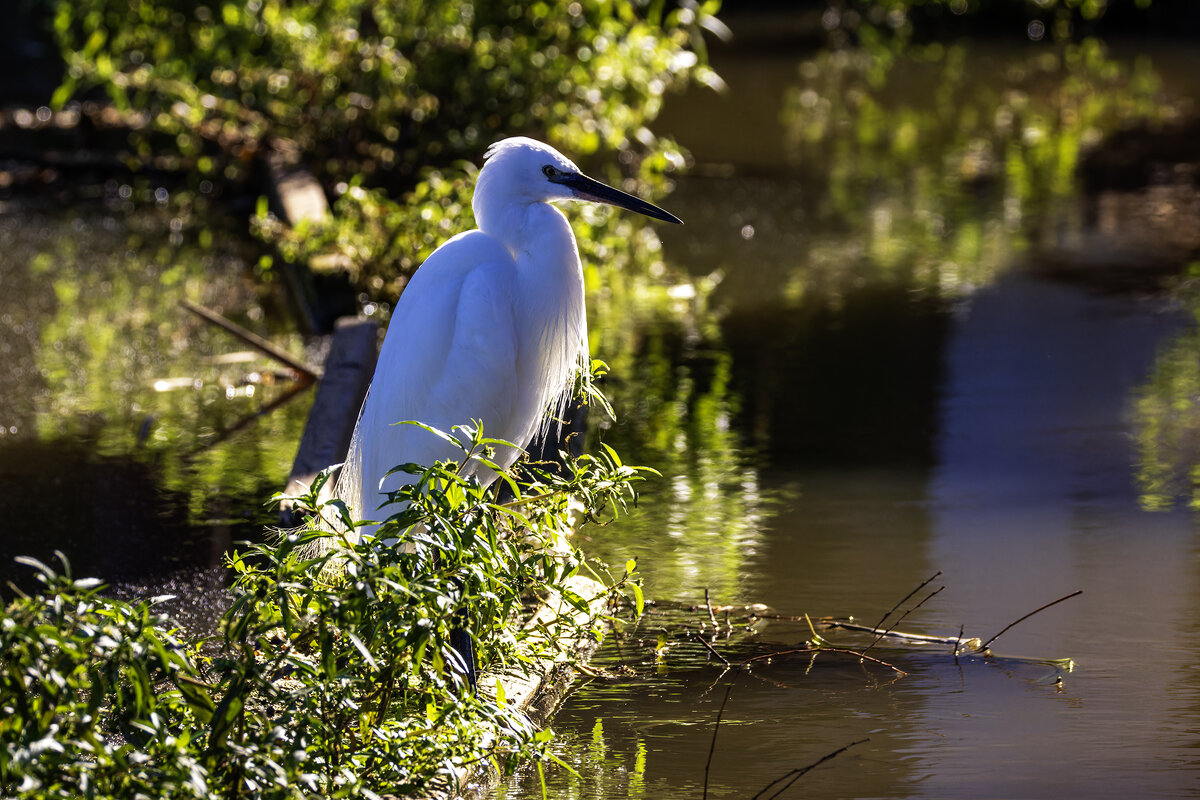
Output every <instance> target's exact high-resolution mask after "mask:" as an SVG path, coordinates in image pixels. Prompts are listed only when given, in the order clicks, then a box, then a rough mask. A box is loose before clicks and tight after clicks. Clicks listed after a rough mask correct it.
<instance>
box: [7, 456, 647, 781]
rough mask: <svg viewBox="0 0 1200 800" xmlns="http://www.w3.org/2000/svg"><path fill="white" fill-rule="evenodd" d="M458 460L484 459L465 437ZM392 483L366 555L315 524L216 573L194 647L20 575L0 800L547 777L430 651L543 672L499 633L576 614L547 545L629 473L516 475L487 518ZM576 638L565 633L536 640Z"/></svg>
mask: <svg viewBox="0 0 1200 800" xmlns="http://www.w3.org/2000/svg"><path fill="white" fill-rule="evenodd" d="M460 438H461V444H462V447H463V451H464V454H465V455H466V456H467V457H473V458H485V457H486V450H487V448H488V447H489V446H490V444H491V443H490V442H489V441H488V440H486V439H483V438H482V436H481V435H480V434H479V433H478V432H468V434H467V435H463V436H461V437H460ZM402 469H405V470H407V471H411V472H414V473H415V474H417V475H418V476H419V479H418V480H417V482H416V483H415V484H414V485H413V486H411V487H406V488H405V489H403V490H401V491H400V492H398V493H396V495H395V496H394V497H393V498H392V499H393V500H394V501H396V502H398V503H402V504H404V505H403V506H401V507H402V508H403V510H402V511H400V512H398V513H397V514H395V515H393V517H392V518H391V519H389V521H388V522H386V523H385V524H384V525H383V526H382V527H381V528H380V529H379V530H378V531H377V537H376V538H374V539H372V540H370V541H365V542H357V543H356V542H353V541H351V539H353V538H354V537H345V536H344V535H343V534H339V533H335V532H332V531H334V530H337V529H341V527H342V526H340V525H321V524H317V525H315V526H312V528H311V529H308V530H305V531H299V532H293V533H292V534H290V535H288V536H285V537H284V538H283V539H282V541H280V542H279V543H278V544H271V545H265V544H264V545H255V546H252V547H249V548H248V549H247V550H245V551H244V552H241V553H236V554H233V555H231V557H230V564H231V567H232V568H233V570H234V572H235V574H236V579H235V581H234V585H233V588H232V605H231V607H230V609H229V611H228V612H227V613H226V614H225V616H224V618H223V620H222V635H221V637H219V638H220V642H219V643H210V644H209V645H208V646H207V647H202V646H201V644H200V643H188V642H185V641H184V640H183V639H182V637H181V636H180V635H179V634H178V633H177V632H174V631H173V630H172V629H171V624H170V622H169V620H167V618H166V617H164V616H163V615H161V614H157V613H155V612H154V610H153V609H154V607H155V605H156V604H157V603H158V602H159V600H161V598H159V599H155V600H147V601H143V602H141V603H138V604H128V603H124V602H120V601H117V600H113V599H111V598H108V597H105V596H104V595H103V594H102V587H101V586H100V584H99V583H98V582H96V581H91V580H75V579H73V578H72V577H71V574H70V569H69V567H68V566H67V563H66V559H65V558H63V569H62V571H61V572H58V571H55V570H54V569H51V568H50V567H48V566H46V565H43V564H39V563H37V562H33V561H31V560H30V561H27V563H30V564H31V565H32V566H34V567H35V568H36V569H37V570H38V573H39V577H40V580H41V582H42V583H43V585H44V589H43V590H42V591H41V592H40V593H38V594H37V595H35V596H32V597H25V596H22V597H19V598H17V599H16V600H14V601H13V602H12V603H11V604H10V605H9V606H8V607H7V608H6V609H5V611H4V614H3V617H2V618H0V646H2V647H3V648H4V650H3V652H4V662H3V664H4V668H3V670H0V794H2V795H3V796H6V797H8V796H17V797H167V796H171V797H189V796H196V797H209V796H212V795H214V794H216V795H220V796H224V797H238V796H246V797H255V798H260V797H289V798H290V797H297V798H298V797H317V796H319V797H359V796H364V797H373V796H376V795H380V794H394V795H400V796H405V795H411V794H415V793H419V792H423V791H427V790H430V789H435V788H439V787H441V788H447V787H451V786H453V785H454V784H455V782H456V780H457V779H458V776H460V775H461V774H462V771H463V770H464V769H465V768H467V767H469V766H471V765H474V764H477V763H479V762H481V761H484V760H486V759H489V758H493V759H498V760H499V761H500V762H502V763H503V764H506V765H508V766H511V764H512V763H513V762H515V760H516V759H518V758H528V757H548V756H547V753H546V749H545V748H546V743H547V742H548V740H549V735H548V733H545V732H540V731H538V730H537V729H536V728H534V727H533V726H532V725H531V724H530V723H529V721H528V720H527V719H526V718H525V717H524V716H523V714H521V713H520V712H519V711H517V710H515V709H514V708H512V707H511V706H510V705H509V704H508V703H507V702H506V701H505V699H504V698H503V696H502V695H501V696H497V694H496V693H495V692H491V691H487V689H489V688H490V687H488V686H487V685H486V684H484V685H482V686H481V689H480V691H477V692H471V691H468V690H467V689H466V688H465V687H464V686H463V685H462V680H461V679H460V677H459V676H458V675H457V673H455V672H454V671H453V670H452V669H450V668H448V666H447V665H448V664H449V663H450V662H451V658H452V656H451V648H450V644H449V634H450V630H451V629H452V628H454V627H463V626H465V627H466V628H467V629H468V630H469V632H470V634H471V636H472V638H473V639H474V640H475V641H476V643H477V650H478V653H479V655H480V659H481V663H482V664H484V665H485V667H486V668H488V669H491V670H514V669H516V670H520V669H522V668H523V666H524V665H526V664H528V663H529V662H530V661H531V659H533V658H534V657H535V656H537V655H539V654H547V653H549V654H554V648H555V647H556V645H555V641H556V640H555V638H553V637H552V636H551V635H550V634H551V631H549V630H547V625H546V624H543V625H540V626H537V627H523V626H522V625H520V621H521V619H522V617H523V609H524V604H525V603H527V602H528V601H530V600H531V599H536V598H537V597H539V596H543V595H545V594H546V593H549V592H554V593H556V594H557V595H558V596H560V597H562V598H564V599H565V600H566V602H567V603H568V605H569V606H571V607H572V608H574V609H582V610H586V609H587V608H588V598H582V597H580V596H578V594H576V593H574V592H572V591H571V590H570V588H569V587H567V586H566V585H565V581H566V579H567V578H569V577H570V576H572V575H574V574H575V573H576V572H578V571H579V570H580V569H581V568H583V564H582V560H581V558H580V556H579V554H578V552H576V551H574V550H573V549H572V548H570V547H569V546H564V545H563V543H562V536H563V534H564V533H565V532H566V530H567V527H568V526H569V525H570V508H569V507H570V504H571V503H577V504H578V503H582V505H581V506H578V507H577V513H580V514H582V516H583V518H585V519H592V518H595V517H597V516H598V515H603V514H605V513H607V510H611V509H614V508H615V509H620V508H622V507H623V506H624V503H625V502H626V500H627V499H628V498H629V497H631V490H630V486H631V483H632V482H633V481H636V480H638V479H639V476H640V472H641V470H639V469H635V468H631V467H627V466H625V465H622V464H621V463H620V461H619V460H618V459H617V458H616V456H615V454H613V453H611V451H606V452H605V454H604V455H603V456H601V457H590V456H584V457H582V458H580V459H578V460H576V461H573V462H572V464H571V468H570V469H569V470H567V472H568V477H565V478H560V477H556V476H555V475H554V474H553V473H551V472H544V471H542V470H541V469H539V468H537V466H536V465H533V466H529V467H527V468H526V470H525V471H526V472H527V473H528V476H529V477H528V478H526V479H524V480H522V481H521V482H517V481H512V480H510V481H509V482H508V485H509V487H510V491H511V492H512V494H513V495H514V498H513V499H512V500H508V501H506V502H503V503H501V502H497V501H496V500H494V499H493V494H494V492H493V491H491V490H488V489H484V488H482V487H480V486H479V485H478V484H477V483H476V482H475V481H474V480H473V479H464V478H463V477H461V476H460V475H459V469H458V466H457V465H456V464H453V463H450V464H439V465H436V466H434V467H431V468H422V467H417V466H416V465H404V466H403V467H402ZM320 486H321V482H320V481H318V482H317V484H316V485H315V486H314V488H313V492H312V493H311V494H310V495H308V496H307V497H306V498H303V499H306V500H307V501H309V502H312V503H315V500H316V493H317V492H318V491H319V490H320ZM317 510H318V511H319V512H320V513H322V514H326V515H328V514H335V515H343V514H348V513H349V512H348V510H346V509H344V508H343V507H341V506H340V505H338V504H336V503H335V504H333V505H329V506H325V507H324V508H319V509H317ZM330 538H334V539H338V540H340V541H339V542H338V543H337V546H336V547H327V546H326V547H322V546H320V545H321V544H323V543H324V544H328V543H329V540H330ZM629 581H630V575H629V573H628V572H627V573H626V574H625V575H624V576H623V577H621V578H620V579H619V580H618V581H616V585H617V586H625V585H627V584H628V583H629ZM635 595H636V591H635ZM597 624H598V623H597V620H596V619H595V618H594V617H589V618H588V620H587V621H586V622H581V621H579V620H577V619H575V618H574V615H573V613H572V614H567V615H564V616H563V617H562V618H561V619H558V620H555V621H554V624H553V627H554V628H555V630H556V631H559V632H561V630H570V631H574V632H575V634H576V635H578V636H585V637H586V636H595V635H597V631H596V629H595V627H594V626H596V625H597ZM217 644H219V647H218V646H216V645H217Z"/></svg>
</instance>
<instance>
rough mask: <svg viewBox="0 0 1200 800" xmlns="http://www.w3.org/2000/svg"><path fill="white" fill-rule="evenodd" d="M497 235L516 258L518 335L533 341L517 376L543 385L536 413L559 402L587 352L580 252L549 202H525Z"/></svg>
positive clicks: (561, 214) (561, 219)
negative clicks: (511, 224)
mask: <svg viewBox="0 0 1200 800" xmlns="http://www.w3.org/2000/svg"><path fill="white" fill-rule="evenodd" d="M485 232H487V233H491V232H490V231H485ZM492 235H493V236H496V234H492ZM502 235H504V236H506V238H501V237H500V236H497V237H496V238H498V239H500V240H501V241H502V242H504V245H505V247H507V248H508V249H509V251H510V252H511V253H512V254H513V257H514V258H515V259H516V262H517V281H518V283H519V284H520V289H519V291H518V292H517V296H518V297H519V298H520V301H519V305H518V309H517V312H518V319H517V325H518V326H519V327H522V328H523V329H524V333H523V335H522V336H521V337H520V340H521V341H522V342H527V343H529V344H530V345H531V346H532V347H531V349H529V350H526V351H525V352H523V353H522V354H521V361H522V365H521V369H522V370H529V373H527V374H526V375H524V376H522V378H523V379H524V380H529V381H533V382H534V385H538V386H542V387H544V388H543V396H542V397H540V398H539V401H538V406H539V408H538V409H535V410H536V411H537V412H541V411H543V410H544V409H545V408H546V407H548V406H556V405H561V401H562V400H563V399H564V397H566V393H567V392H568V390H569V389H570V387H571V384H572V381H573V379H574V376H575V369H576V367H577V366H578V365H579V364H580V363H581V362H583V363H586V359H587V355H588V353H587V313H586V310H585V307H584V294H583V270H582V268H581V265H580V263H579V251H578V249H577V247H576V244H575V235H574V234H573V233H572V232H571V226H570V224H569V223H568V222H567V218H566V217H565V216H564V215H563V213H562V212H561V211H559V210H558V209H557V208H555V207H554V206H552V205H550V204H548V203H532V204H530V205H528V206H525V211H524V214H522V215H521V220H520V222H518V223H515V227H514V228H512V229H510V230H508V231H504V232H503V234H502ZM554 410H555V411H559V412H561V410H562V409H561V407H559V408H555V409H554ZM531 433H532V431H531Z"/></svg>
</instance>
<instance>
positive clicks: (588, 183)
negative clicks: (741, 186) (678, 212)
mask: <svg viewBox="0 0 1200 800" xmlns="http://www.w3.org/2000/svg"><path fill="white" fill-rule="evenodd" d="M550 180H552V181H553V182H554V183H561V184H562V185H563V186H566V187H567V188H568V189H571V190H572V191H573V192H575V196H576V197H578V198H579V199H580V200H591V201H592V202H595V203H607V204H608V205H610V206H616V207H617V208H624V209H627V210H629V211H636V212H637V213H639V214H645V215H646V216H647V217H653V218H654V219H661V220H662V221H663V222H674V223H675V224H676V225H682V224H683V220H681V219H680V218H679V217H677V216H675V215H674V214H671V213H669V212H667V211H663V210H662V209H661V208H659V207H658V206H656V205H654V204H653V203H647V202H646V201H645V200H643V199H641V198H640V197H634V196H633V195H631V194H626V193H625V192H622V191H621V190H620V189H614V188H613V187H611V186H609V185H608V184H605V183H601V182H600V181H597V180H593V179H591V178H589V177H588V176H587V175H584V174H582V173H579V172H569V173H566V174H564V175H557V176H555V177H553V178H551V179H550Z"/></svg>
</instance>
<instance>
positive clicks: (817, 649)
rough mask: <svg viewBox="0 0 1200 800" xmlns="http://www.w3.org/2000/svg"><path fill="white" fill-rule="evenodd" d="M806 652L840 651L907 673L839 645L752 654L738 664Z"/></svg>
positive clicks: (742, 664) (882, 661)
mask: <svg viewBox="0 0 1200 800" xmlns="http://www.w3.org/2000/svg"><path fill="white" fill-rule="evenodd" d="M806 653H841V654H843V655H847V656H855V657H857V658H861V659H862V660H864V661H870V662H871V663H873V664H878V665H879V666H881V667H887V668H888V669H890V670H893V671H894V672H896V673H898V674H900V675H907V674H908V673H907V672H905V671H904V670H902V669H900V668H899V667H897V666H896V665H895V664H889V663H888V662H886V661H884V660H882V659H879V658H875V657H874V656H869V655H867V654H866V653H860V652H859V651H857V650H846V649H844V648H841V647H827V646H824V645H822V646H820V647H802V648H796V649H794V650H779V651H777V652H774V653H763V654H762V655H761V656H754V657H753V658H748V659H746V660H745V661H743V662H742V663H741V664H739V665H738V666H741V667H745V666H748V665H749V664H753V663H754V662H755V661H767V660H769V659H772V658H778V657H781V656H794V655H802V654H806Z"/></svg>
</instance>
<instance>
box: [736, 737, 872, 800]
mask: <svg viewBox="0 0 1200 800" xmlns="http://www.w3.org/2000/svg"><path fill="white" fill-rule="evenodd" d="M869 741H871V740H870V738H867V739H859V740H858V741H857V742H851V743H850V744H848V745H846V746H845V747H839V748H838V749H837V750H834V751H833V752H832V753H829V754H828V755H824V756H821V757H820V758H818V759H817V760H816V761H814V762H813V763H811V764H809V765H808V766H807V767H797V768H796V769H794V770H792V771H791V772H789V773H787V774H785V775H782V776H780V777H778V778H776V779H775V780H773V781H771V782H770V783H768V784H767V785H766V786H764V787H763V788H762V789H761V790H760V791H759V792H758V794H756V795H754V797H752V798H750V800H758V799H759V798H760V797H762V798H764V800H774V798H776V797H779V795H781V794H783V793H784V792H786V791H787V790H788V789H789V788H791V785H792V784H793V783H795V782H796V781H797V780H799V779H800V778H801V777H802V776H804V775H806V774H807V773H809V772H811V771H812V770H814V769H816V768H817V767H819V766H821V765H822V764H824V763H825V762H826V761H828V760H830V759H831V758H836V757H837V756H839V755H841V754H842V753H844V752H846V751H847V750H849V749H850V748H851V747H855V746H857V745H860V744H862V743H863V742H869ZM788 778H791V780H790V781H788V782H787V783H785V784H784V785H783V786H782V787H780V789H779V791H777V792H776V793H775V794H773V795H771V796H769V797H764V796H765V795H766V793H767V792H768V791H770V789H771V787H772V786H774V785H775V784H777V783H780V782H781V781H785V780H787V779H788Z"/></svg>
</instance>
